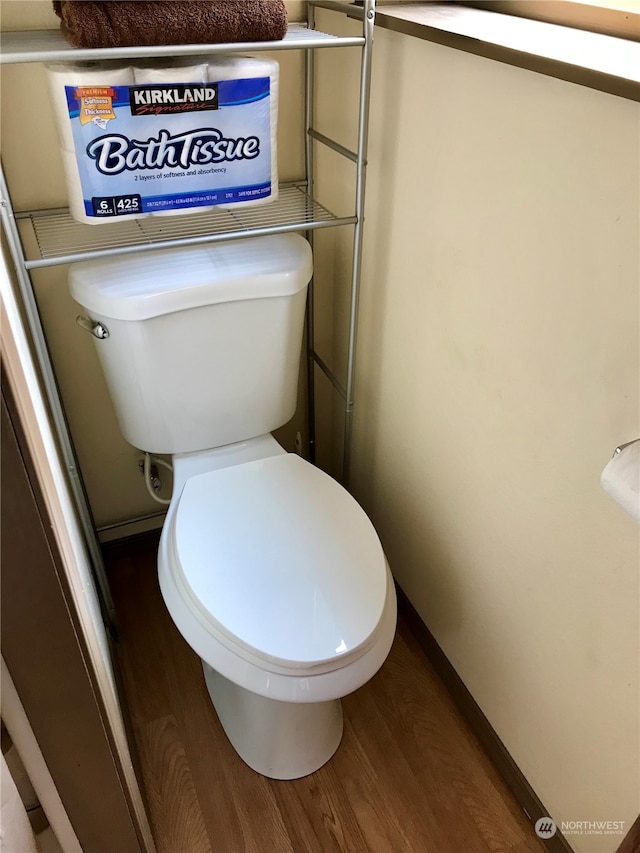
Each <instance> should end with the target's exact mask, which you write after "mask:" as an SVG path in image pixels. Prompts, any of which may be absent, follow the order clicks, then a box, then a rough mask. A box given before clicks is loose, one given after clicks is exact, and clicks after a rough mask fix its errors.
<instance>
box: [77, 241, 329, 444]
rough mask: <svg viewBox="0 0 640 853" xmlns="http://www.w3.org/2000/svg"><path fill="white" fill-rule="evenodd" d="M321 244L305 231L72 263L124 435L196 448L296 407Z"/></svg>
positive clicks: (273, 420) (270, 425)
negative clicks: (97, 331)
mask: <svg viewBox="0 0 640 853" xmlns="http://www.w3.org/2000/svg"><path fill="white" fill-rule="evenodd" d="M312 267H313V262H312V256H311V248H310V246H309V244H308V243H307V241H306V240H304V239H303V238H302V237H301V236H300V235H298V234H279V235H275V236H268V237H255V238H251V239H245V240H234V241H230V242H225V243H215V244H208V245H203V246H199V247H195V248H194V247H186V248H177V249H162V250H159V251H150V252H136V253H133V254H128V255H122V256H119V257H116V258H108V259H100V260H94V261H84V262H82V263H78V264H72V265H71V268H70V288H71V295H72V296H73V298H74V299H75V300H76V301H77V302H78V303H80V305H82V306H83V307H84V308H85V310H86V312H87V313H88V314H89V316H90V318H91V319H93V320H95V321H99V322H100V323H102V324H103V325H104V326H105V327H106V329H107V330H108V333H109V334H108V337H106V338H104V339H101V340H99V339H97V338H96V347H97V351H98V355H99V357H100V361H101V363H102V367H103V370H104V373H105V377H106V380H107V384H108V386H109V390H110V392H111V397H112V399H113V403H114V405H115V409H116V414H117V416H118V421H119V423H120V428H121V430H122V433H123V435H124V437H125V438H126V439H127V441H129V442H130V443H131V444H133V445H134V446H135V447H138V448H140V449H141V450H147V451H149V452H153V453H187V452H191V451H197V450H204V449H206V448H212V447H219V446H221V445H224V444H231V443H232V442H235V441H243V440H245V439H248V438H253V437H255V436H258V435H262V434H264V433H268V432H271V431H272V430H274V429H276V427H279V426H281V425H282V424H284V423H286V422H287V421H288V420H289V419H290V418H291V417H292V416H293V414H294V411H295V407H296V392H297V383H298V368H299V362H300V349H301V343H302V330H303V324H304V309H305V297H306V291H307V284H308V282H309V281H310V279H311V275H312Z"/></svg>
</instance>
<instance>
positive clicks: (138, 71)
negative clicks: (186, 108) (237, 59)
mask: <svg viewBox="0 0 640 853" xmlns="http://www.w3.org/2000/svg"><path fill="white" fill-rule="evenodd" d="M133 78H134V82H135V84H136V85H139V84H141V83H207V82H208V63H207V59H206V57H203V56H180V57H175V58H168V59H161V58H160V59H153V60H148V61H140V60H137V61H136V64H135V65H134V66H133Z"/></svg>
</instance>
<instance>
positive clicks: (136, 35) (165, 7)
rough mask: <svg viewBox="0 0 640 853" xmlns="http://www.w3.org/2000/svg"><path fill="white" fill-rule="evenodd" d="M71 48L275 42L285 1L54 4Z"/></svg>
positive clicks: (64, 0)
mask: <svg viewBox="0 0 640 853" xmlns="http://www.w3.org/2000/svg"><path fill="white" fill-rule="evenodd" d="M53 8H54V11H55V13H56V14H57V15H58V17H59V18H60V19H61V20H62V24H61V30H62V33H63V35H64V36H65V38H66V39H67V41H69V42H71V44H72V45H73V46H74V47H85V48H93V47H123V46H126V47H134V46H136V45H144V46H148V45H155V44H162V45H166V44H221V43H222V42H254V41H279V40H280V39H282V38H283V37H284V35H285V33H286V31H287V11H286V8H285V5H284V0H177V1H176V2H171V0H104V2H91V0H54V3H53Z"/></svg>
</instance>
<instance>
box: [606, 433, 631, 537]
mask: <svg viewBox="0 0 640 853" xmlns="http://www.w3.org/2000/svg"><path fill="white" fill-rule="evenodd" d="M600 482H601V484H602V488H603V489H604V490H605V492H607V494H608V495H610V496H611V497H612V498H613V499H614V501H615V502H616V503H617V504H619V505H620V506H621V507H622V508H623V509H624V510H625V511H626V512H628V513H629V515H630V516H631V517H632V518H633V519H635V520H636V521H637V522H638V524H640V439H638V441H634V442H632V443H631V444H628V445H627V446H626V447H623V448H622V450H621V451H620V452H619V453H616V455H615V456H614V457H613V458H612V459H610V460H609V462H608V464H607V465H606V466H605V469H604V471H603V472H602V475H601V477H600Z"/></svg>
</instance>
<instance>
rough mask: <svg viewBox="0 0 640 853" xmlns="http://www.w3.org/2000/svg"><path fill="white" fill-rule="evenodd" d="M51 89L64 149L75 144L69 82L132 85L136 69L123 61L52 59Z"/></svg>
mask: <svg viewBox="0 0 640 853" xmlns="http://www.w3.org/2000/svg"><path fill="white" fill-rule="evenodd" d="M46 69H47V78H48V81H49V93H50V96H51V101H52V104H53V109H54V113H55V118H56V126H57V128H58V135H59V137H60V147H61V148H62V150H63V151H73V150H74V148H75V145H74V141H73V133H72V130H71V122H70V120H69V110H68V107H67V96H66V92H65V86H132V85H133V69H132V68H131V67H130V66H129V65H124V64H123V63H121V62H49V63H47V65H46Z"/></svg>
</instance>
